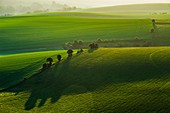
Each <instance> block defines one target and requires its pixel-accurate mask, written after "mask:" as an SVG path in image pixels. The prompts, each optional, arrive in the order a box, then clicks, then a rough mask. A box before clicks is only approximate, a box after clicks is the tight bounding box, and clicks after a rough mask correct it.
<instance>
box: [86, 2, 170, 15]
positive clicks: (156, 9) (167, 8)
mask: <svg viewBox="0 0 170 113" xmlns="http://www.w3.org/2000/svg"><path fill="white" fill-rule="evenodd" d="M84 11H87V12H100V13H113V14H153V13H158V14H159V13H163V12H167V13H168V14H169V13H170V3H155V4H133V5H120V6H110V7H99V8H91V9H85V10H84Z"/></svg>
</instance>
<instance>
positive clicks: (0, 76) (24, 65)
mask: <svg viewBox="0 0 170 113" xmlns="http://www.w3.org/2000/svg"><path fill="white" fill-rule="evenodd" d="M59 53H60V54H61V55H63V54H64V53H66V52H65V51H62V50H61V51H48V52H35V53H23V54H14V55H7V56H0V90H1V89H5V88H7V87H10V86H12V85H15V84H16V83H18V82H20V81H22V80H23V79H24V78H29V77H30V76H32V75H33V74H34V73H38V72H39V69H40V68H41V67H42V64H43V63H44V62H45V61H46V58H48V57H51V56H52V57H53V58H56V57H57V54H59Z"/></svg>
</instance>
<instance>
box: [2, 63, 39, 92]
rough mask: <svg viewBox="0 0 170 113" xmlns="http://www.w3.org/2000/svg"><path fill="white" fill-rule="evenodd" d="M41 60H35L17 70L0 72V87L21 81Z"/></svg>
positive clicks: (4, 87)
mask: <svg viewBox="0 0 170 113" xmlns="http://www.w3.org/2000/svg"><path fill="white" fill-rule="evenodd" d="M41 62H42V61H37V62H35V63H33V64H30V65H28V66H26V67H24V68H22V69H19V70H12V71H3V72H0V73H1V76H0V89H2V90H3V89H6V88H8V87H9V88H10V86H12V85H15V84H17V83H19V82H21V81H23V80H24V78H25V77H27V76H28V73H30V72H33V70H36V69H37V67H38V66H40V65H41Z"/></svg>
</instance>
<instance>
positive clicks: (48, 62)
mask: <svg viewBox="0 0 170 113" xmlns="http://www.w3.org/2000/svg"><path fill="white" fill-rule="evenodd" d="M73 52H74V51H73V50H72V49H69V50H68V51H67V54H68V57H72V56H73ZM82 52H83V49H80V50H78V51H77V54H80V53H82ZM57 59H58V62H60V61H61V60H62V56H61V55H57ZM53 61H54V60H53V58H51V57H49V58H47V59H46V63H44V64H43V65H42V70H45V69H48V68H50V67H51V66H52V65H53Z"/></svg>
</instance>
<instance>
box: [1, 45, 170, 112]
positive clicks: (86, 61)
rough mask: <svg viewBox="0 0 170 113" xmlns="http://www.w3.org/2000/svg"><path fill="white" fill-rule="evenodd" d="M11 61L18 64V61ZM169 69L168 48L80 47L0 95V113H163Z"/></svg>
mask: <svg viewBox="0 0 170 113" xmlns="http://www.w3.org/2000/svg"><path fill="white" fill-rule="evenodd" d="M49 53H50V54H49ZM57 53H58V52H43V53H32V54H23V55H18V56H17V57H18V59H21V58H22V59H24V58H26V59H27V57H28V55H29V57H30V58H32V57H33V56H35V60H36V59H37V60H38V59H40V58H37V55H39V56H43V58H44V57H48V56H50V55H55V54H57ZM45 54H46V55H45ZM13 57H15V55H14V56H13V55H12V56H8V57H7V58H8V59H10V58H13ZM7 58H6V59H5V57H4V59H3V60H4V61H5V60H6V63H5V64H7V63H8V64H9V62H10V61H9V60H7ZM17 61H18V64H22V60H21V61H19V60H17ZM31 61H32V63H34V64H36V62H33V61H34V60H31ZM32 63H31V64H32ZM16 67H17V66H16ZM169 67H170V48H169V47H156V48H152V47H149V48H124V49H121V48H119V49H114V48H113V49H104V48H103V49H99V50H96V51H93V52H87V51H85V52H84V53H83V54H80V55H74V56H73V57H72V58H71V59H66V58H64V60H63V61H62V62H60V63H57V64H56V66H55V67H53V68H52V69H49V70H47V71H45V72H43V73H41V74H39V75H36V76H35V77H33V78H31V79H29V80H28V81H26V82H25V83H24V84H22V85H20V86H19V87H16V88H14V89H11V90H9V91H7V92H4V93H0V112H1V113H6V112H11V113H13V112H14V113H15V112H22V113H24V112H59V113H61V112H86V113H87V112H95V113H96V112H112V111H115V112H118V113H120V112H126V113H134V112H140V113H146V112H147V113H150V112H161V113H168V112H169V111H170V108H169V106H170V96H169V95H170V92H169V89H170V86H169V83H170V78H169V75H170V71H169ZM1 70H2V67H1ZM15 77H17V76H15ZM11 81H13V80H11ZM8 82H10V81H8Z"/></svg>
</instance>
